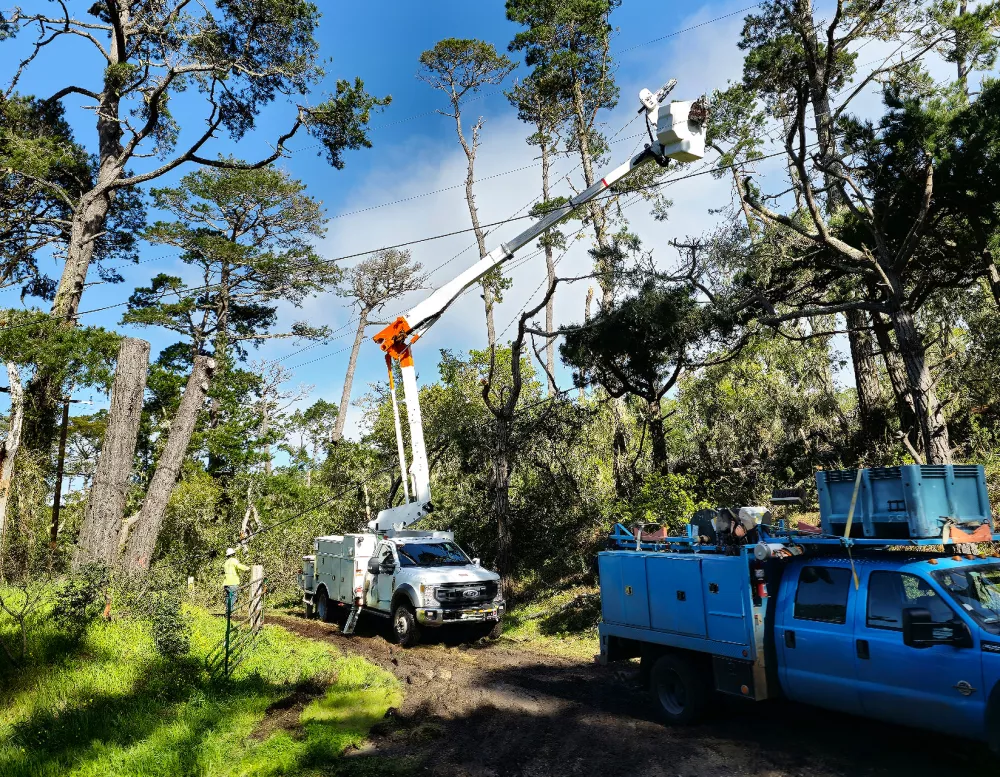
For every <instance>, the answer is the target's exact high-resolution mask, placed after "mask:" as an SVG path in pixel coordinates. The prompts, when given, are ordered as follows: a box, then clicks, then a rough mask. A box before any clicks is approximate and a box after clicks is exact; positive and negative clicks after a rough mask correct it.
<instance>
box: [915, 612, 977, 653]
mask: <svg viewBox="0 0 1000 777" xmlns="http://www.w3.org/2000/svg"><path fill="white" fill-rule="evenodd" d="M903 644H904V645H908V646H909V647H916V648H922V647H930V646H931V645H954V646H955V647H971V646H972V635H971V634H970V633H969V628H968V627H967V626H966V625H965V624H964V623H962V622H961V621H951V622H948V623H934V622H933V621H932V620H931V612H930V610H926V609H924V608H923V607H908V608H906V609H905V610H903Z"/></svg>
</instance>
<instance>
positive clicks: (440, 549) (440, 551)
mask: <svg viewBox="0 0 1000 777" xmlns="http://www.w3.org/2000/svg"><path fill="white" fill-rule="evenodd" d="M397 550H398V551H399V565H400V566H401V567H464V566H465V565H466V564H471V563H472V562H471V561H469V557H468V556H466V555H465V552H464V551H463V550H462V549H461V548H460V547H458V545H456V544H455V543H454V542H408V543H407V544H405V545H400V546H398V548H397Z"/></svg>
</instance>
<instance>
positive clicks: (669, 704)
mask: <svg viewBox="0 0 1000 777" xmlns="http://www.w3.org/2000/svg"><path fill="white" fill-rule="evenodd" d="M649 690H650V693H651V694H652V696H653V703H654V704H655V705H656V709H657V711H658V712H659V714H660V717H662V718H663V719H664V721H666V722H667V723H674V724H677V725H681V726H687V725H690V724H691V723H696V722H698V720H700V719H701V718H702V717H703V716H704V714H705V711H706V710H707V709H708V701H709V689H708V687H707V685H706V683H705V679H704V678H703V677H702V675H701V673H700V672H698V670H697V669H696V668H695V667H693V666H691V664H690V663H688V662H687V661H685V660H684V659H683V658H680V657H678V656H671V655H666V656H660V658H658V659H657V660H656V663H655V664H653V669H652V671H651V672H650V678H649Z"/></svg>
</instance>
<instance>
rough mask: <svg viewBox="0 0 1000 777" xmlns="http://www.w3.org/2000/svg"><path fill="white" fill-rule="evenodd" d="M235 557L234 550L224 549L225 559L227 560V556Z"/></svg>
mask: <svg viewBox="0 0 1000 777" xmlns="http://www.w3.org/2000/svg"><path fill="white" fill-rule="evenodd" d="M235 555H236V549H235V548H226V558H228V557H229V556H235Z"/></svg>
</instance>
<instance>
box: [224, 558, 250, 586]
mask: <svg viewBox="0 0 1000 777" xmlns="http://www.w3.org/2000/svg"><path fill="white" fill-rule="evenodd" d="M222 569H223V572H224V575H225V576H224V577H223V579H222V584H223V585H235V586H238V585H239V584H240V572H246V571H247V570H248V569H250V567H248V566H246V565H245V564H241V563H240V561H239V559H238V558H236V556H230V557H229V558H227V559H226V563H225V564H223V566H222Z"/></svg>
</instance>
